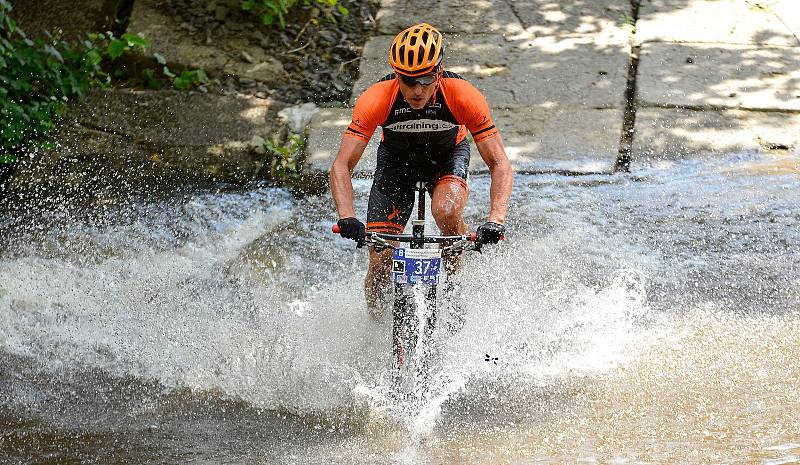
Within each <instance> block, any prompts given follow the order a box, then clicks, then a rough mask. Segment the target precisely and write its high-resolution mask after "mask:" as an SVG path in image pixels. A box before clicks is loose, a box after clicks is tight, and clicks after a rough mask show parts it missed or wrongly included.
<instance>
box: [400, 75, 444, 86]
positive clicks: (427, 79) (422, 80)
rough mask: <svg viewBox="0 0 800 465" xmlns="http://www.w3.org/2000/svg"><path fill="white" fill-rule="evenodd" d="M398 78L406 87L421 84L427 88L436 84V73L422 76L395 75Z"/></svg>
mask: <svg viewBox="0 0 800 465" xmlns="http://www.w3.org/2000/svg"><path fill="white" fill-rule="evenodd" d="M397 75H398V76H399V77H400V80H401V81H403V83H404V84H405V85H407V86H413V85H416V84H417V83H419V84H422V85H423V86H429V85H431V84H433V83H434V82H436V75H437V73H436V72H433V73H429V74H423V75H422V76H406V75H405V74H400V73H397Z"/></svg>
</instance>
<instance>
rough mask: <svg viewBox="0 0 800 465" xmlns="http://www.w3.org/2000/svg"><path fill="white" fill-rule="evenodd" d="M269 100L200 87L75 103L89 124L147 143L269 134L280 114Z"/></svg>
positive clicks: (114, 93) (95, 96)
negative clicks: (204, 90) (208, 91)
mask: <svg viewBox="0 0 800 465" xmlns="http://www.w3.org/2000/svg"><path fill="white" fill-rule="evenodd" d="M272 105H273V102H272V101H271V100H269V99H259V98H255V97H249V96H245V95H235V96H221V95H210V94H203V93H199V92H180V91H170V90H165V91H158V92H148V91H130V90H107V91H98V92H92V93H90V94H89V95H88V97H87V98H86V100H85V101H82V102H81V103H80V104H78V105H76V106H74V107H70V111H69V116H70V117H71V118H74V119H77V120H78V121H79V122H80V123H81V124H83V125H84V126H87V127H90V128H95V129H99V130H102V131H105V132H108V133H112V134H121V135H127V136H131V137H133V138H137V139H140V140H142V141H145V142H154V143H165V144H171V145H187V146H201V145H203V146H205V145H213V144H219V143H224V142H233V141H239V142H249V141H250V140H251V139H252V138H253V136H261V137H268V136H269V135H270V134H271V133H272V129H273V125H274V121H275V120H276V119H277V118H276V116H275V114H274V111H275V110H274V109H273V108H272Z"/></svg>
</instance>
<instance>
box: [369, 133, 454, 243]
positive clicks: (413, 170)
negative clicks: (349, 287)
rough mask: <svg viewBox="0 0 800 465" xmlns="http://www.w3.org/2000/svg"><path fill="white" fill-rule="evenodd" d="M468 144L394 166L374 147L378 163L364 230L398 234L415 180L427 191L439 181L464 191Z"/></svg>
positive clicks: (380, 148)
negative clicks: (425, 187) (422, 182)
mask: <svg viewBox="0 0 800 465" xmlns="http://www.w3.org/2000/svg"><path fill="white" fill-rule="evenodd" d="M469 155H470V149H469V142H467V140H463V141H461V142H460V143H458V144H456V146H455V147H454V148H453V151H452V153H450V154H447V155H445V156H441V157H426V156H424V155H422V156H419V157H412V159H413V160H414V162H413V163H409V164H403V163H398V162H397V161H396V160H398V158H399V157H396V156H392V153H391V152H389V151H388V150H387V149H386V147H384V145H383V144H380V145H379V146H378V164H377V168H376V169H375V176H374V178H373V180H372V189H371V190H370V192H369V204H368V207H367V231H370V232H382V233H390V234H400V233H402V232H403V230H404V229H405V226H406V223H407V222H408V218H409V217H410V216H411V211H412V210H413V209H414V202H415V200H416V199H415V196H414V194H415V190H414V187H415V186H416V184H417V181H424V182H426V183H427V184H428V192H429V193H430V192H432V191H433V187H434V186H436V185H437V184H440V183H442V182H452V183H456V184H458V185H459V186H461V187H462V188H463V189H464V190H466V189H467V177H468V175H469Z"/></svg>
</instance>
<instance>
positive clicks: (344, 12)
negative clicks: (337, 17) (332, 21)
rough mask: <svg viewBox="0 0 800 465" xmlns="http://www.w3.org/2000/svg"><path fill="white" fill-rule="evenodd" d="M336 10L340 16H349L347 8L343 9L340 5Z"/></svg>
mask: <svg viewBox="0 0 800 465" xmlns="http://www.w3.org/2000/svg"><path fill="white" fill-rule="evenodd" d="M336 8H337V9H338V10H339V13H341V14H342V16H347V15H349V14H350V10H348V9H347V8H345V7H343V6H342V5H339V6H337V7H336Z"/></svg>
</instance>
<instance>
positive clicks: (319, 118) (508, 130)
mask: <svg viewBox="0 0 800 465" xmlns="http://www.w3.org/2000/svg"><path fill="white" fill-rule="evenodd" d="M350 116H351V110H349V109H324V110H321V111H319V112H318V113H317V114H316V115H314V118H313V119H312V122H311V126H310V129H309V137H308V144H307V146H306V153H307V158H306V169H307V170H310V171H312V172H314V171H316V172H320V171H322V172H324V171H327V170H328V169H329V168H330V165H331V163H332V162H333V159H334V157H335V155H336V151H337V150H338V147H339V142H340V141H341V138H342V134H343V133H344V130H345V128H346V127H347V125H348V124H349V122H350ZM493 116H494V118H495V123H496V124H497V126H498V127H499V128H500V131H501V134H502V136H503V141H504V143H505V146H506V152H507V154H508V156H509V159H510V160H511V162H512V164H513V166H514V168H515V169H517V170H547V169H571V170H577V171H597V170H604V169H609V168H610V167H611V166H612V165H613V163H614V161H615V160H616V156H617V147H618V145H619V137H620V133H621V131H622V110H620V109H608V110H596V109H577V110H576V109H572V110H545V109H526V110H497V111H495V112H494V115H493ZM379 141H380V130H378V131H376V134H375V135H374V136H373V138H372V140H371V141H370V144H369V145H368V146H367V149H366V150H365V152H364V156H363V158H362V159H361V161H360V162H359V164H358V165H357V166H356V169H355V172H356V173H357V174H359V175H368V174H371V173H372V172H373V171H374V170H375V151H376V149H377V144H378V142H379ZM470 171H472V172H483V171H486V166H485V165H484V164H483V161H482V160H481V157H480V155H479V154H478V151H477V149H476V147H475V145H474V144H473V145H472V159H471V163H470Z"/></svg>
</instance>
